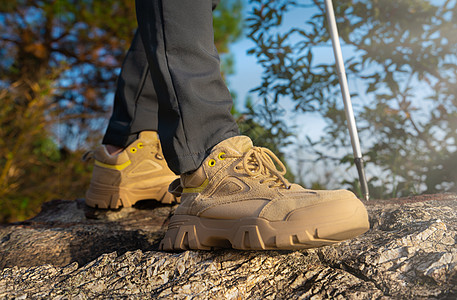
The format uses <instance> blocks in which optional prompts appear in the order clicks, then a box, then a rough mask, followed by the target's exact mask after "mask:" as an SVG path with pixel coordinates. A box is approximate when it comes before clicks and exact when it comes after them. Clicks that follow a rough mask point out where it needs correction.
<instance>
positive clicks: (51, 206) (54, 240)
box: [0, 194, 457, 299]
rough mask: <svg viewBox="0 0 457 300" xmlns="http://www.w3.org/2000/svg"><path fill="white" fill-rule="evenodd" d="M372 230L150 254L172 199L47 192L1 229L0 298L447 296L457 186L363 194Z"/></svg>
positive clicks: (456, 250)
mask: <svg viewBox="0 0 457 300" xmlns="http://www.w3.org/2000/svg"><path fill="white" fill-rule="evenodd" d="M367 209H368V211H369V214H370V223H371V230H370V231H369V232H367V233H365V234H364V235H362V236H360V237H358V238H356V239H353V240H350V241H346V242H343V243H340V244H337V245H334V246H327V247H322V248H318V249H311V250H306V251H296V252H291V251H265V252H261V251H259V252H254V251H248V252H243V251H237V250H217V251H212V252H203V251H186V252H181V253H164V252H158V251H156V249H157V246H158V242H159V241H160V238H161V237H162V236H163V234H164V232H165V229H166V226H167V220H168V218H169V216H170V214H171V213H172V212H173V210H174V207H173V206H157V204H154V203H151V202H149V203H148V202H144V203H139V205H137V206H136V207H135V208H127V209H122V210H119V211H95V210H92V209H89V208H87V207H85V206H84V202H83V200H76V201H62V200H59V201H52V202H49V203H47V204H45V205H44V206H43V210H42V212H41V213H40V214H39V215H38V216H36V217H35V218H33V219H31V220H29V221H26V222H21V223H15V224H9V225H3V226H2V227H0V268H1V269H0V299H42V298H44V299H106V298H111V299H112V298H128V299H144V298H146V299H148V298H149V299H327V298H328V299H457V246H456V243H457V195H454V194H440V195H426V196H415V197H409V198H402V199H395V200H386V201H384V200H379V201H378V200H373V201H371V202H370V203H369V204H368V205H367Z"/></svg>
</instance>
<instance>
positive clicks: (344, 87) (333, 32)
mask: <svg viewBox="0 0 457 300" xmlns="http://www.w3.org/2000/svg"><path fill="white" fill-rule="evenodd" d="M324 2H325V10H326V12H327V22H328V24H329V29H330V36H331V39H332V45H333V53H334V54H335V61H336V69H337V72H338V79H339V82H340V87H341V93H342V94H343V101H344V110H345V112H346V120H347V124H348V129H349V135H350V136H351V144H352V150H353V152H354V163H355V165H356V167H357V171H358V173H359V180H360V186H361V188H362V194H363V197H364V198H365V200H366V201H368V200H369V198H370V194H369V192H368V184H367V179H366V177H365V170H364V167H363V158H362V152H361V150H360V141H359V135H358V133H357V127H356V125H355V118H354V111H353V109H352V103H351V96H350V94H349V87H348V83H347V78H346V71H345V69H344V63H343V55H342V54H341V45H340V41H339V36H338V29H337V27H336V20H335V12H334V11H333V4H332V0H324Z"/></svg>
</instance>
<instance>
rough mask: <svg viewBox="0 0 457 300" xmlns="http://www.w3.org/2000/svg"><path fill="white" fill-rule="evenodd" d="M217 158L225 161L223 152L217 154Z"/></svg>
mask: <svg viewBox="0 0 457 300" xmlns="http://www.w3.org/2000/svg"><path fill="white" fill-rule="evenodd" d="M217 158H219V160H224V159H225V152H221V153H219V155H218V156H217Z"/></svg>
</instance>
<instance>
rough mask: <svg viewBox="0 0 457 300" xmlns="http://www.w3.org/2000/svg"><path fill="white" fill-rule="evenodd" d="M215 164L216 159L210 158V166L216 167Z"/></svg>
mask: <svg viewBox="0 0 457 300" xmlns="http://www.w3.org/2000/svg"><path fill="white" fill-rule="evenodd" d="M215 165H216V161H215V160H214V159H210V160H209V161H208V166H210V167H214V166H215Z"/></svg>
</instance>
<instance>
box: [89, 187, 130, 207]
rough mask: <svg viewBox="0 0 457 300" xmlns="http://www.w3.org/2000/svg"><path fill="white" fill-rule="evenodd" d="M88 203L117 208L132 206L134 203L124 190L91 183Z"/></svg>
mask: <svg viewBox="0 0 457 300" xmlns="http://www.w3.org/2000/svg"><path fill="white" fill-rule="evenodd" d="M86 205H87V206H90V207H93V208H104V209H117V208H119V207H130V206H132V203H131V202H130V201H129V199H128V197H127V195H124V193H123V192H122V190H120V189H118V188H117V189H116V188H112V187H104V186H101V185H99V184H94V183H91V184H90V186H89V189H88V190H87V192H86Z"/></svg>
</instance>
